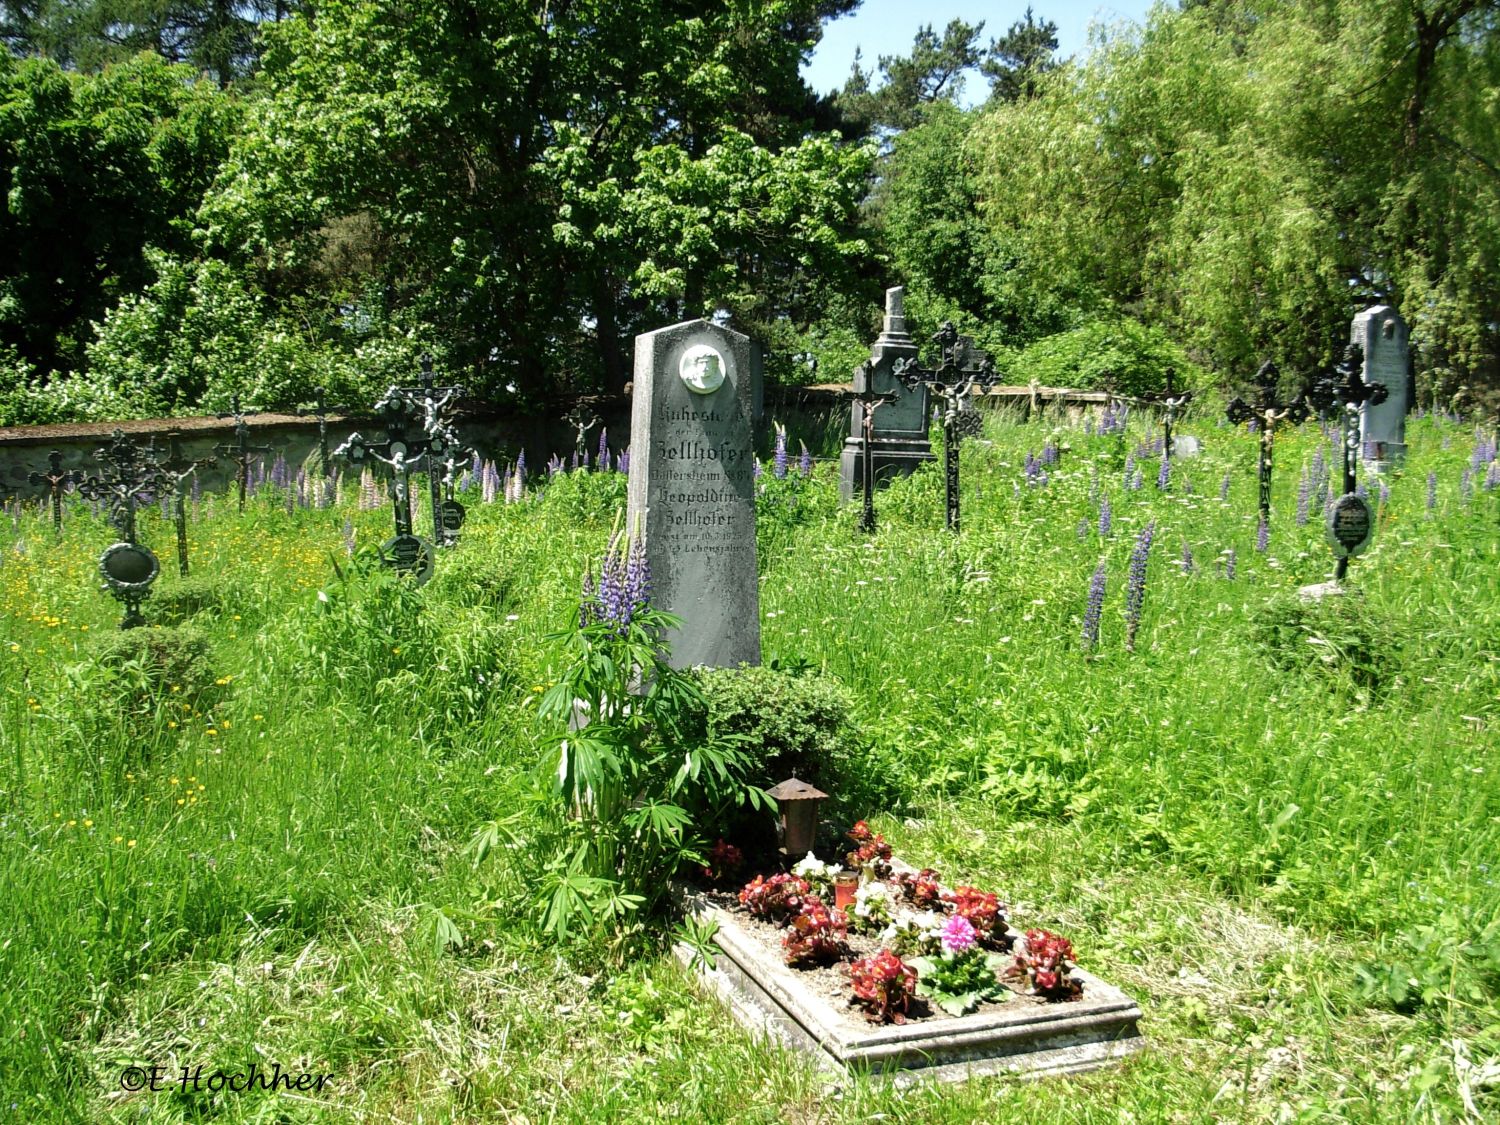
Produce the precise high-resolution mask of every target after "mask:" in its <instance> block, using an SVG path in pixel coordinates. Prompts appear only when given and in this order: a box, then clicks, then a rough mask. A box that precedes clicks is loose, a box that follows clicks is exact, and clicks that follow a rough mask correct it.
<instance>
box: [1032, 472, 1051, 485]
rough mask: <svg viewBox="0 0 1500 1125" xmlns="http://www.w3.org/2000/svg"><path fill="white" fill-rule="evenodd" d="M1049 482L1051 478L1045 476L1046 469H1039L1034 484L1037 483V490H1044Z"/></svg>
mask: <svg viewBox="0 0 1500 1125" xmlns="http://www.w3.org/2000/svg"><path fill="white" fill-rule="evenodd" d="M1051 480H1052V478H1051V477H1049V476H1048V475H1047V470H1046V469H1040V468H1039V469H1038V470H1037V474H1036V483H1037V487H1038V488H1046V487H1047V485H1048V484H1049V483H1051Z"/></svg>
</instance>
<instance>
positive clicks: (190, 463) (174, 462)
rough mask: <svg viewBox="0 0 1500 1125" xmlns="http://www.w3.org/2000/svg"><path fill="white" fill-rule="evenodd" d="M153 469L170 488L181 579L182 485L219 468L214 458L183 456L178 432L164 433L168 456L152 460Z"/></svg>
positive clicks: (184, 554) (184, 553) (184, 547)
mask: <svg viewBox="0 0 1500 1125" xmlns="http://www.w3.org/2000/svg"><path fill="white" fill-rule="evenodd" d="M155 460H156V465H157V467H158V468H159V469H161V471H162V473H163V475H164V476H165V477H166V479H167V480H169V481H170V482H171V484H172V492H173V504H172V518H173V522H174V523H175V524H176V525H177V573H178V574H179V575H181V576H182V577H183V578H186V577H187V573H188V541H187V499H186V490H185V489H184V488H183V484H184V483H185V482H186V481H187V479H188V477H190V476H192V475H193V474H194V473H196V472H197V471H198V470H199V469H211V468H213V467H214V466H215V465H217V464H218V460H217V459H216V458H213V457H198V458H196V459H193V460H189V459H188V458H186V457H184V456H183V455H182V434H181V432H179V431H177V430H168V431H167V455H166V457H165V458H155Z"/></svg>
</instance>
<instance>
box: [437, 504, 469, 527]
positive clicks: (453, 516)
mask: <svg viewBox="0 0 1500 1125" xmlns="http://www.w3.org/2000/svg"><path fill="white" fill-rule="evenodd" d="M441 511H442V516H443V530H445V531H458V530H460V529H461V528H462V527H463V525H464V515H465V513H464V506H463V505H462V504H460V503H459V502H458V501H457V500H451V499H450V500H444V501H443V504H442V509H441Z"/></svg>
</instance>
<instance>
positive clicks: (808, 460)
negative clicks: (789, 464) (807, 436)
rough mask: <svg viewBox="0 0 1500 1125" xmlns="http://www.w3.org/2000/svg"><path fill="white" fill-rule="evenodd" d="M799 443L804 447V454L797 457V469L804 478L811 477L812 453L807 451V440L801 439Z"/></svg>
mask: <svg viewBox="0 0 1500 1125" xmlns="http://www.w3.org/2000/svg"><path fill="white" fill-rule="evenodd" d="M797 444H798V445H800V446H801V447H802V456H800V457H798V458H797V471H798V472H800V473H801V474H802V476H803V477H804V478H806V477H810V476H812V454H811V453H809V452H808V451H807V443H806V442H805V441H799V442H798V443H797Z"/></svg>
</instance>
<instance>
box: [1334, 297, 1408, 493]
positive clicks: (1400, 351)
mask: <svg viewBox="0 0 1500 1125" xmlns="http://www.w3.org/2000/svg"><path fill="white" fill-rule="evenodd" d="M1349 339H1350V341H1351V342H1352V343H1355V344H1358V345H1359V346H1360V347H1362V348H1363V349H1364V358H1365V363H1364V381H1365V382H1366V383H1373V384H1375V385H1377V386H1383V387H1384V388H1385V390H1386V397H1385V399H1384V400H1383V401H1380V402H1376V401H1373V400H1372V401H1369V402H1366V403H1364V404H1362V405H1361V406H1360V408H1359V440H1360V442H1361V444H1362V446H1363V448H1364V459H1365V460H1366V461H1368V462H1370V467H1371V468H1372V469H1374V470H1375V471H1376V472H1377V473H1383V472H1385V471H1386V470H1387V469H1388V468H1389V467H1390V466H1391V465H1393V464H1395V463H1397V462H1399V461H1401V459H1402V458H1404V457H1405V456H1406V411H1407V408H1408V407H1409V406H1410V405H1411V402H1410V398H1409V387H1410V381H1411V346H1410V338H1409V335H1408V332H1407V327H1406V322H1405V321H1404V320H1402V319H1401V314H1400V313H1398V312H1397V311H1396V310H1395V309H1393V308H1391V307H1390V306H1389V305H1376V306H1375V307H1374V308H1370V309H1366V310H1365V311H1364V312H1362V313H1360V314H1359V315H1358V316H1356V317H1355V318H1354V321H1353V323H1352V324H1351V325H1350V326H1349Z"/></svg>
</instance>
